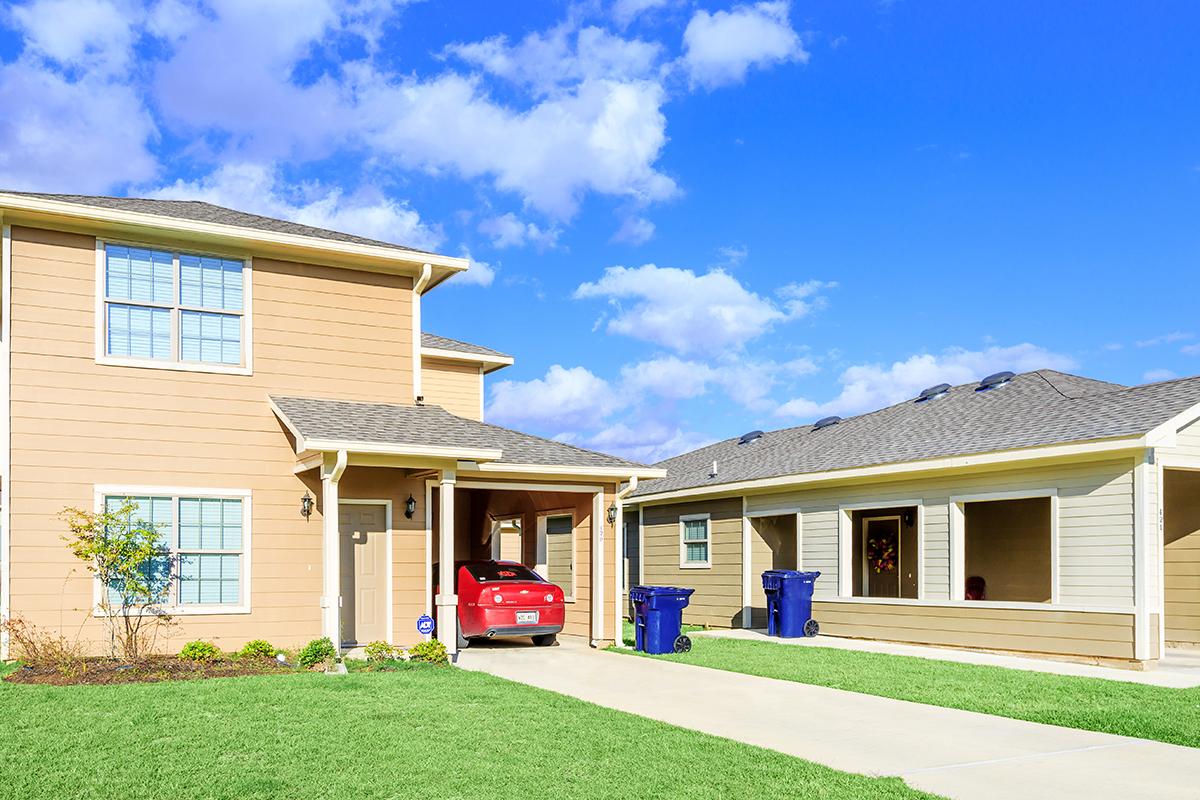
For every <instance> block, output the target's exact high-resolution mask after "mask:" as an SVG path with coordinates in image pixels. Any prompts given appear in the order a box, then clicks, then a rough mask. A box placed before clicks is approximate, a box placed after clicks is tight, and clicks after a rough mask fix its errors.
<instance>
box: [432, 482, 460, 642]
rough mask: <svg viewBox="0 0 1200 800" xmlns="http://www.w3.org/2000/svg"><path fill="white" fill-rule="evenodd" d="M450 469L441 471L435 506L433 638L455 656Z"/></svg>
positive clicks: (455, 628) (456, 613)
mask: <svg viewBox="0 0 1200 800" xmlns="http://www.w3.org/2000/svg"><path fill="white" fill-rule="evenodd" d="M455 477H456V476H455V472H454V470H452V469H444V470H442V482H441V491H440V492H438V495H439V498H438V502H439V503H440V504H441V505H440V507H439V509H440V510H439V513H438V596H437V598H436V600H435V602H436V603H437V637H438V640H439V641H440V642H441V643H442V644H444V645H446V652H448V653H449V654H450V655H454V654H455V653H457V652H458V595H456V594H455V593H454V480H455Z"/></svg>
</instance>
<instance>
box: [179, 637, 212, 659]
mask: <svg viewBox="0 0 1200 800" xmlns="http://www.w3.org/2000/svg"><path fill="white" fill-rule="evenodd" d="M220 657H221V651H220V650H219V649H218V648H217V646H216V645H215V644H213V643H212V642H206V641H204V640H203V639H197V640H196V641H194V642H188V643H187V644H185V645H184V646H183V649H182V650H180V651H179V658H180V659H182V660H184V661H195V662H196V663H198V664H207V663H209V662H212V661H216V660H217V659H218V658H220Z"/></svg>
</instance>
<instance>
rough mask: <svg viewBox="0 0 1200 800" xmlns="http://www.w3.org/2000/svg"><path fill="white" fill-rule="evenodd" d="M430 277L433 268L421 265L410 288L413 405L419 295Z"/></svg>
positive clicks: (418, 373)
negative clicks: (419, 272)
mask: <svg viewBox="0 0 1200 800" xmlns="http://www.w3.org/2000/svg"><path fill="white" fill-rule="evenodd" d="M432 275H433V266H432V265H430V264H425V265H423V266H422V267H421V274H420V275H418V276H417V279H416V280H415V281H414V282H413V288H412V363H413V369H412V386H413V392H412V393H413V396H412V400H413V402H414V403H415V402H417V399H418V398H420V397H421V294H422V293H423V292H424V291H425V287H426V286H428V285H429V278H430V277H431V276H432Z"/></svg>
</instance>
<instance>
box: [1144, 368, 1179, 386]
mask: <svg viewBox="0 0 1200 800" xmlns="http://www.w3.org/2000/svg"><path fill="white" fill-rule="evenodd" d="M1178 377H1179V376H1178V375H1176V374H1175V373H1174V372H1172V371H1171V370H1169V369H1148V370H1146V371H1145V372H1143V373H1142V380H1143V381H1145V382H1146V383H1155V382H1157V381H1169V380H1173V379H1175V378H1178Z"/></svg>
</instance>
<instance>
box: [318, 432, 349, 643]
mask: <svg viewBox="0 0 1200 800" xmlns="http://www.w3.org/2000/svg"><path fill="white" fill-rule="evenodd" d="M348 462H349V454H348V453H347V452H346V451H345V450H338V451H337V456H336V457H335V459H334V462H333V463H332V464H329V463H328V462H326V464H325V466H324V467H323V468H322V470H321V473H322V474H321V512H322V513H321V526H322V531H321V538H322V545H323V546H324V550H325V553H324V566H325V571H324V574H323V575H322V585H323V591H322V593H321V594H322V597H321V606H322V614H323V616H324V622H323V624H322V626H321V627H322V629H323V632H324V634H325V635H326V636H328V637H329V641H331V642H333V647H334V649H335V650H336V651H337V652H338V654H339V655H340V654H341V652H342V565H341V555H342V551H341V541H340V535H341V534H340V531H341V528H340V526H339V520H338V499H339V498H338V482H339V481H341V479H342V474H343V473H344V472H345V471H346V464H347V463H348Z"/></svg>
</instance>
